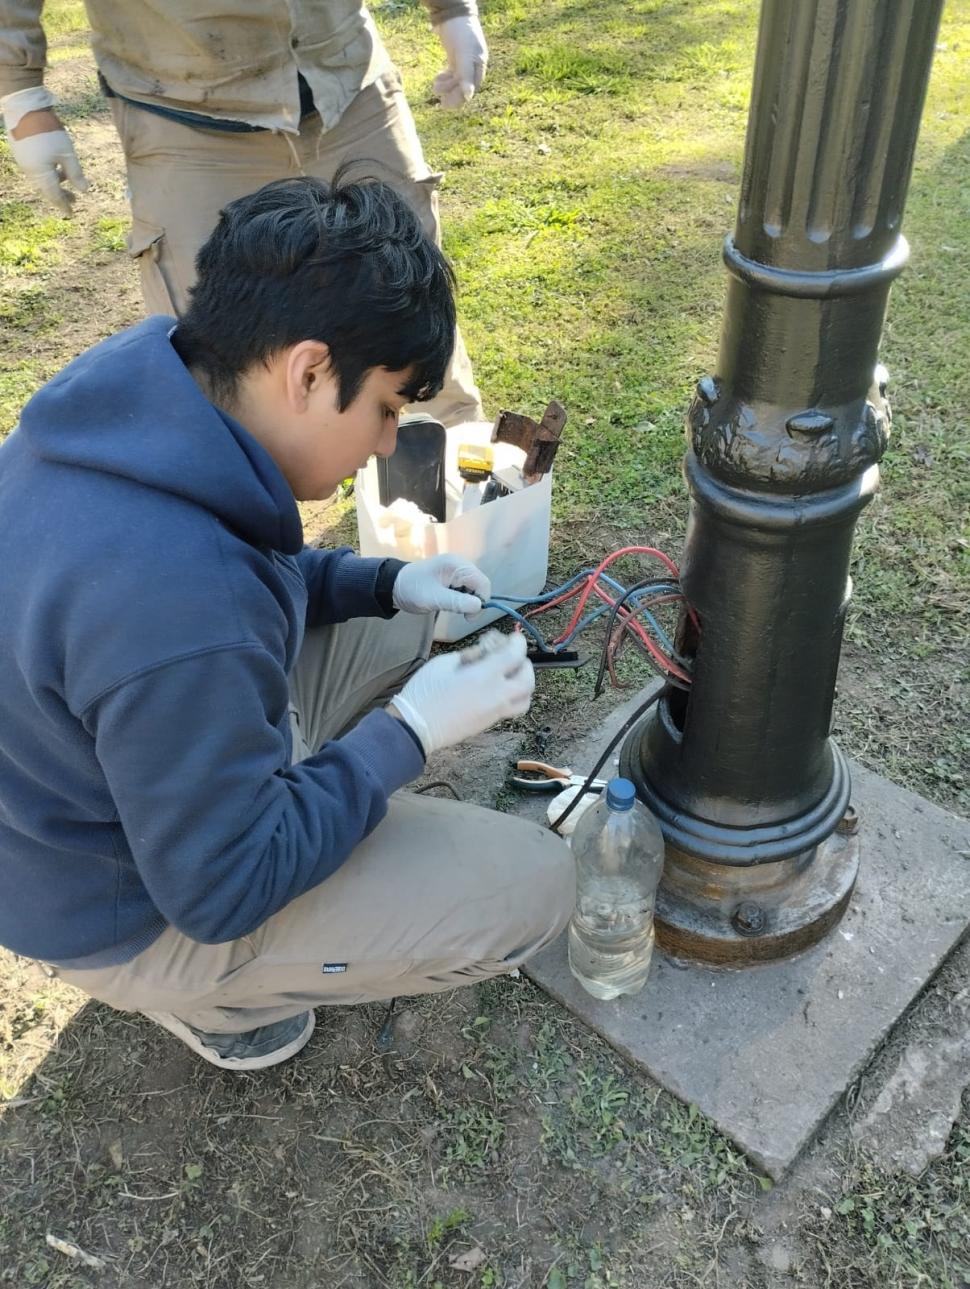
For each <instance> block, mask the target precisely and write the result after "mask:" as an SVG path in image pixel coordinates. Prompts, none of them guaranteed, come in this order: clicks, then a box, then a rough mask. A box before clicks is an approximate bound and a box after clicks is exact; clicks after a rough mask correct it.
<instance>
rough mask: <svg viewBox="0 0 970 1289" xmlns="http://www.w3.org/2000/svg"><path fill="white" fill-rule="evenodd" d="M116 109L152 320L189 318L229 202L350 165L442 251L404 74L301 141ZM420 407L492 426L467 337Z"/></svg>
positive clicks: (366, 92)
mask: <svg viewBox="0 0 970 1289" xmlns="http://www.w3.org/2000/svg"><path fill="white" fill-rule="evenodd" d="M109 103H110V105H111V112H112V116H113V117H114V123H115V127H116V129H117V131H118V134H119V136H120V138H121V144H122V148H123V149H124V154H125V160H126V162H127V168H128V190H129V196H130V200H131V212H132V225H131V233H130V235H129V240H128V247H129V251H130V253H131V254H132V255H133V256H134V257H135V258H136V259H137V261H138V266H139V270H140V272H141V286H142V295H143V296H144V298H145V305H146V307H147V309H148V311H149V313H169V314H176V315H177V314H179V313H181V312H183V311H184V309H185V307H186V305H187V304H188V293H189V288H190V287H191V286H192V283H193V282H194V281H195V257H196V254H197V253H198V251H199V249H200V248H201V246H202V244H203V242H204V241H205V240H206V238H207V237H208V236H209V234H210V233H211V232H212V230H213V229H214V228H215V226H216V224H217V223H218V220H219V212H220V211H221V210H222V208H223V207H224V206H226V205H227V204H228V203H229V202H230V201H234V200H235V199H236V198H237V197H244V196H246V195H247V194H248V193H252V192H255V191H256V190H257V189H258V188H262V186H263V185H264V184H267V183H270V182H271V181H272V180H274V179H285V178H288V177H290V176H293V175H312V176H314V177H315V178H318V179H326V180H330V179H332V178H333V176H334V173H335V172H336V170H337V168H338V166H340V165H341V164H342V163H343V162H345V161H358V162H359V163H360V165H359V166H355V167H354V168H353V170H352V171H351V172H350V178H352V179H353V178H363V177H374V178H378V179H384V180H385V181H386V182H388V183H390V184H392V185H393V186H394V187H395V188H396V189H397V190H398V191H399V192H400V193H401V194H402V196H404V197H405V198H406V199H407V200H408V201H409V202H410V203H411V205H412V206H413V207H414V209H415V210H416V211H417V213H418V215H419V216H420V218H421V222H422V224H423V225H424V228H425V230H426V232H427V233H428V234H429V235H430V236H432V237H433V238H434V239H435V241H436V242H437V243H438V244H439V245H440V244H441V225H440V222H439V218H438V185H439V184H440V182H441V175H440V174H434V173H432V172H431V171H430V170H429V169H428V166H427V163H426V162H425V159H424V154H423V152H422V150H421V141H420V140H419V138H418V133H417V130H416V129H415V125H414V118H413V117H412V115H411V109H410V108H409V107H408V104H407V99H406V98H405V96H404V90H403V88H402V86H401V78H400V75H399V74H398V72H396V71H390V72H386V73H385V74H384V75H383V76H382V77H380V78H379V79H378V80H377V81H375V82H374V83H373V84H372V85H368V86H367V87H366V88H365V89H363V90H361V91H360V93H359V94H358V95H357V97H356V98H355V99H354V100H353V102H352V103H351V104H350V106H349V107H348V108H347V110H346V112H345V113H344V114H343V116H342V117H341V118H340V120H339V121H338V122H337V124H336V125H335V126H334V128H333V129H332V130H324V129H323V128H322V125H321V121H320V117H319V116H318V115H317V114H316V112H313V113H311V114H310V115H309V116H308V117H307V118H306V119H305V120H304V121H303V122H302V124H301V126H300V133H299V134H298V135H289V134H283V133H275V132H274V131H270V130H264V131H260V132H258V133H254V134H235V133H230V132H228V131H225V130H204V129H197V128H196V127H195V126H189V125H182V124H181V122H179V121H173V120H171V119H170V118H167V117H163V116H159V115H158V113H156V112H146V111H143V110H142V109H141V108H138V107H134V106H133V105H132V104H130V103H126V102H125V101H124V100H122V99H118V98H113V99H110V100H109ZM420 406H421V410H422V411H424V412H429V413H430V414H431V415H432V416H434V417H435V418H436V419H437V420H439V421H441V422H442V424H444V425H458V424H460V423H462V422H463V421H481V420H483V419H484V415H483V412H482V403H481V397H480V395H479V392H478V389H477V387H476V385H475V381H474V377H473V376H472V369H471V363H470V362H469V360H468V354H467V352H466V350H465V345H464V341H463V340H462V338H461V335H460V334H459V335H457V336H456V341H455V351H454V354H453V355H452V360H451V364H450V366H449V368H448V372H447V374H446V377H445V384H444V387H443V389H442V391H441V393H440V394H439V395H438V396H437V398H435V399H433V400H431V401H430V402H428V403H422V404H421V405H420Z"/></svg>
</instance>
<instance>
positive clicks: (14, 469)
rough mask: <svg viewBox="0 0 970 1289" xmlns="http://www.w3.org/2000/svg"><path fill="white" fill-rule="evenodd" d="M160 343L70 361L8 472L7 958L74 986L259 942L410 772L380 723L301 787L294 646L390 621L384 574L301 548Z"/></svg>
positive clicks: (0, 639) (361, 729) (381, 716)
mask: <svg viewBox="0 0 970 1289" xmlns="http://www.w3.org/2000/svg"><path fill="white" fill-rule="evenodd" d="M172 325H173V324H172V321H171V319H169V318H150V319H149V320H148V321H147V322H143V323H140V324H139V325H138V326H136V327H132V328H131V329H130V330H128V331H125V332H122V333H121V334H120V335H117V336H114V337H112V338H111V339H110V340H106V341H105V342H103V343H102V344H100V345H97V346H96V347H95V348H94V349H92V350H90V351H89V352H88V353H86V354H83V355H82V356H81V357H80V358H78V359H77V360H76V361H75V362H73V363H71V365H70V366H69V367H67V368H66V369H65V370H64V371H63V372H61V373H60V375H59V376H57V377H55V378H54V380H52V381H51V382H50V383H49V384H48V385H46V386H45V387H44V388H43V389H42V390H40V392H39V393H38V394H37V395H36V396H35V397H34V398H33V399H32V400H31V401H30V403H28V405H27V407H26V408H25V409H24V413H23V417H22V420H21V423H20V426H19V428H18V429H16V430H15V431H14V432H13V433H12V434H11V435H10V437H9V438H8V439H7V440H6V442H5V443H4V444H3V445H2V447H0V944H3V945H6V946H7V947H8V948H10V949H12V950H14V951H15V952H16V953H21V954H24V955H26V956H28V957H33V958H40V959H43V960H46V961H48V962H53V963H57V964H60V965H64V966H77V967H85V966H90V967H95V966H104V965H109V964H112V963H118V962H124V961H128V960H129V959H131V958H133V957H134V956H135V955H136V954H138V953H140V952H141V951H142V950H143V949H145V948H146V947H147V946H148V945H149V944H151V943H152V941H153V940H155V939H156V938H157V936H159V935H160V934H161V932H162V931H163V930H164V929H165V928H166V927H167V926H170V925H171V926H174V927H177V928H178V929H179V930H180V931H182V932H184V933H185V935H187V936H189V937H191V938H192V939H193V940H199V941H202V942H204V943H210V944H215V943H220V942H222V941H226V940H233V939H236V938H237V937H239V936H242V935H245V934H246V933H247V932H251V931H253V930H254V929H255V928H256V927H258V926H260V925H261V924H262V923H263V922H265V921H266V919H267V918H269V917H271V916H272V914H274V913H276V912H277V911H278V910H279V909H282V908H283V907H284V906H285V905H287V904H288V903H289V902H290V901H291V900H293V899H295V898H296V897H297V896H298V895H302V894H303V892H304V891H307V890H309V889H310V888H311V887H313V886H316V885H317V884H318V883H319V882H322V881H323V880H324V879H325V878H326V877H328V876H329V875H330V874H331V873H333V872H334V871H335V869H337V868H338V867H339V865H340V864H341V863H342V862H343V860H344V859H346V857H347V856H348V855H349V854H350V852H351V851H352V850H353V848H354V847H355V846H356V845H357V843H358V842H359V841H360V840H361V839H362V838H363V837H366V836H367V834H368V833H369V832H370V831H371V830H372V829H373V828H374V827H375V826H376V825H377V824H378V823H379V822H380V820H381V819H382V818H383V816H384V814H385V812H386V809H387V798H388V796H389V795H390V793H392V792H394V791H395V790H396V789H397V788H399V787H401V786H402V785H403V784H405V783H407V782H409V781H410V780H411V779H413V778H415V777H416V776H417V775H418V774H420V772H421V769H422V757H421V753H420V751H419V750H418V747H417V745H416V742H415V740H414V739H413V738H412V736H411V735H410V733H409V731H408V730H407V729H406V728H405V727H404V726H403V725H402V724H401V723H400V722H399V721H396V720H394V719H393V718H392V717H390V716H388V715H387V713H386V712H384V711H377V712H373V713H371V714H370V715H368V716H366V717H364V719H363V720H361V721H360V723H359V724H358V725H357V726H356V728H355V729H353V730H352V731H351V732H350V733H349V734H347V735H346V736H345V737H343V738H341V739H337V740H334V741H333V742H331V743H327V744H326V745H325V746H324V747H323V748H322V750H321V751H320V752H319V753H318V754H317V755H315V756H312V757H310V758H309V759H308V760H306V761H303V762H301V763H300V764H299V765H296V766H292V767H291V765H290V752H291V746H290V730H289V718H288V708H289V699H288V686H287V673H288V672H289V670H290V669H291V667H292V666H293V663H294V661H295V659H296V657H297V654H298V653H299V650H300V645H301V643H302V639H303V632H304V628H305V627H307V626H311V627H312V626H318V625H323V624H325V623H331V622H342V621H345V620H346V619H348V618H353V617H363V616H382V615H383V614H382V610H381V608H380V605H379V604H378V601H377V599H376V598H375V589H376V581H377V572H378V568H379V566H380V561H379V560H364V559H359V558H358V557H357V556H356V555H354V554H353V553H352V552H351V551H350V550H349V549H341V550H333V551H320V550H309V549H305V548H304V546H303V529H302V525H301V523H300V516H299V512H298V510H297V507H296V502H295V500H294V498H293V494H292V492H291V490H290V488H289V486H288V484H287V483H286V481H285V479H284V478H283V476H282V474H281V473H280V471H279V469H278V468H277V466H276V465H275V463H274V462H273V460H272V459H271V457H270V456H269V454H268V453H267V452H266V451H265V450H264V448H263V447H262V446H261V445H260V444H259V443H257V441H256V440H255V439H254V438H253V437H252V436H251V435H250V434H248V433H247V431H246V430H244V429H243V427H242V426H241V425H239V424H237V423H236V422H235V421H233V420H232V419H231V418H230V417H228V416H226V415H225V414H223V413H222V412H220V411H219V410H218V409H217V408H215V407H214V406H213V405H212V404H211V403H210V402H209V401H208V400H207V399H206V398H205V397H204V395H203V394H202V392H201V390H200V389H199V387H198V386H197V384H196V382H195V381H194V379H193V378H192V376H191V374H190V373H189V372H188V370H187V369H186V367H185V366H184V365H183V363H182V362H181V360H180V358H179V356H178V354H177V353H176V351H175V349H174V348H173V346H172V344H171V340H170V334H171V330H172Z"/></svg>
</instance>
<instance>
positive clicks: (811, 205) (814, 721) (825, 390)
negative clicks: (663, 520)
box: [621, 0, 942, 964]
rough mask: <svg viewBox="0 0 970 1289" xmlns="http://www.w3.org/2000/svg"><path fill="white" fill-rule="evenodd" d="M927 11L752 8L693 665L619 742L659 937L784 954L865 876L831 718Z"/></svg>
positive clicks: (698, 452)
mask: <svg viewBox="0 0 970 1289" xmlns="http://www.w3.org/2000/svg"><path fill="white" fill-rule="evenodd" d="M941 9H942V0H764V3H763V6H762V12H761V25H760V32H759V39H758V52H757V59H756V65H755V74H754V86H753V91H752V98H751V109H750V116H749V122H748V136H747V144H746V148H745V159H744V170H743V175H742V181H741V198H740V204H739V209H738V218H737V225H736V228H735V232H734V236H733V237H729V238H728V239H727V241H726V243H725V250H724V259H725V262H726V264H727V267H728V270H729V272H730V275H731V276H730V282H729V287H728V295H727V303H726V307H725V315H724V324H723V332H722V337H721V347H720V354H719V357H718V362H717V370H716V373H715V374H714V375H711V376H706V377H704V379H702V380H701V381H700V382H699V383H698V386H697V391H696V395H695V397H694V400H693V402H692V404H691V407H690V411H689V413H688V417H687V435H688V449H687V456H686V459H685V467H684V468H685V474H686V478H687V483H688V487H689V489H690V495H691V508H690V519H689V521H688V528H687V536H686V544H685V549H684V556H683V560H682V564H681V576H682V582H683V586H684V591H685V594H686V596H687V598H688V600H689V602H690V603H691V605H692V606H693V607H694V609H695V610H696V613H697V616H698V619H699V622H700V632H699V634H698V633H696V632H694V631H693V628H692V627H691V624H690V623H689V621H688V620H686V619H685V624H684V627H683V629H682V632H681V640H680V647H681V649H682V651H684V652H687V653H693V655H694V658H693V683H692V685H691V687H690V690H689V692H684V691H678V690H673V689H671V690H668V692H667V693H666V694H665V695H664V697H663V698H662V699H661V701H660V703H659V704H658V705H657V707H656V708H655V710H654V712H652V713H651V715H650V716H648V717H647V718H646V719H645V721H644V722H643V724H641V725H640V726H638V727H636V728H635V729H634V730H633V731H632V733H631V734H630V736H629V737H628V739H627V741H626V743H625V745H624V748H623V752H622V755H621V773H623V774H625V775H627V776H628V777H630V778H632V779H633V780H634V782H635V783H636V785H637V788H638V791H639V794H640V796H641V797H642V799H643V800H644V801H645V802H646V803H647V804H648V805H649V806H650V808H651V809H652V810H653V811H654V813H655V814H656V815H657V817H658V819H659V821H660V825H661V828H662V829H663V832H664V837H665V840H666V844H667V859H666V869H665V875H664V880H663V884H662V886H661V890H660V893H659V896H658V904H657V917H658V928H657V929H658V937H659V939H660V941H661V944H663V945H664V946H665V947H666V948H667V949H668V950H669V951H671V952H673V953H678V954H682V955H684V956H688V957H697V958H700V959H705V960H709V961H715V962H734V963H738V964H744V963H749V962H754V961H758V960H762V959H765V958H772V957H778V956H782V955H785V954H788V953H792V952H794V951H796V950H798V949H800V948H804V947H805V946H807V945H809V944H812V943H814V942H815V941H817V940H818V939H820V938H821V937H822V936H823V935H824V934H825V933H826V932H827V931H828V930H829V929H830V928H831V927H832V926H833V925H835V923H836V922H837V921H838V919H839V918H840V917H841V916H842V913H843V912H844V910H845V908H846V905H847V903H848V900H849V897H850V895H851V892H852V888H853V885H854V883H855V877H856V871H857V866H858V842H857V839H856V838H855V829H854V828H852V827H849V826H848V825H847V824H846V822H845V820H846V818H847V811H849V809H850V807H849V793H850V783H849V772H848V767H847V765H846V761H845V758H844V756H843V755H842V753H841V752H840V751H839V749H838V748H837V747H836V745H835V744H834V743H833V742H832V740H831V738H830V737H829V727H830V722H831V713H832V703H833V698H834V694H835V680H836V673H837V669H838V662H839V652H840V649H841V641H842V627H843V622H844V619H845V612H846V607H847V604H848V599H849V594H850V583H849V559H850V552H851V545H852V536H853V530H854V527H855V523H856V520H857V518H858V516H859V513H860V511H861V510H862V509H863V507H864V506H865V505H866V504H867V502H868V501H869V500H870V499H871V497H872V494H873V492H874V490H875V488H876V485H877V482H878V476H879V470H878V462H879V460H880V458H881V457H882V454H883V451H884V450H885V447H886V443H887V439H888V434H889V407H888V404H887V403H886V399H885V380H886V377H885V373H884V372H882V371H881V369H879V368H878V367H877V361H876V359H877V348H878V344H879V338H880V333H881V330H882V323H883V317H884V314H885V310H886V304H887V299H888V295H889V288H890V285H891V283H892V281H893V279H894V278H895V277H896V275H897V274H898V273H899V272H900V270H901V269H902V268H903V266H904V264H905V262H906V257H907V252H908V248H907V245H906V242H905V240H904V238H903V237H902V236H901V234H900V221H901V217H902V212H903V206H904V203H905V198H906V192H907V189H908V186H909V179H910V173H911V170H912V163H913V151H914V148H915V144H916V135H917V132H918V128H919V120H920V115H921V111H922V106H923V100H924V98H925V94H926V86H927V82H928V80H929V72H930V64H931V62H932V57H933V49H934V44H935V40H936V33H937V30H938V26H939V20H940V13H941ZM849 818H850V819H851V816H849Z"/></svg>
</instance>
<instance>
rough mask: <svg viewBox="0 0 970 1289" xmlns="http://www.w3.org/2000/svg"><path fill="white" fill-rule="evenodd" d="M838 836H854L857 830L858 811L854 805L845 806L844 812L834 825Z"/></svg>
mask: <svg viewBox="0 0 970 1289" xmlns="http://www.w3.org/2000/svg"><path fill="white" fill-rule="evenodd" d="M835 831H836V832H837V833H838V834H839V836H840V837H854V836H855V835H856V833H857V832H858V831H859V812H858V811H857V810H856V808H855V806H846V809H845V814H844V815H843V816H842V818H841V819H840V820H839V822H838V823H837V824H836V825H835Z"/></svg>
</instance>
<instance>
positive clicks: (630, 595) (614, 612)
mask: <svg viewBox="0 0 970 1289" xmlns="http://www.w3.org/2000/svg"><path fill="white" fill-rule="evenodd" d="M653 586H654V583H653V581H652V579H650V578H644V579H643V581H642V582H637V583H636V585H635V586H631V587H630V589H629V590H628V591H624V593H623V594H622V595H621V596H620V598H619V599H618V600H617V601H616V602H615V603H614V605H613V607H612V609H611V610H610V617H609V621H608V622H607V624H606V643H605V645H604V647H603V652H602V654H601V655H600V665H599V670H598V671H597V673H596V684H595V685H594V686H593V697H594V698H599V696H600V694H601V693H602V692H603V678H604V676H605V674H606V668H607V665H608V664H609V660H610V647H611V642H612V639H613V632H614V629H615V627H616V619H617V616H618V615H619V613H620V611H621V610H622V609H623V607H624V606H625V604H626V602H627V601H628V600H633V602H634V603H637V602H636V600H635V598H634V597H635V596H636V595H637V594H638V593H640V592H645V591H647V590H648V589H652V588H653ZM657 598H661V597H659V596H658V597H657ZM666 598H667V599H671V600H673V599H678V600H682V599H683V596H682V595H680V594H679V593H678V594H676V596H667V597H666ZM637 609H638V611H639V612H640V613H642V614H643V615H644V617H647V618H648V619H649V620H650V622H651V623H652V624H653V627H654V629H655V631H656V632H657V633H658V635H659V636H660V637H661V638H662V641H663V643H664V644H666V646H667V652H668V655H670V656H672V657H673V658H679V655H678V654H677V653H676V651H675V650H674V647H673V645H672V644H671V643H670V640H669V639H668V637H667V635H666V633H665V632H664V631H663V630H662V629H661V627H660V624H659V623H658V622H657V621H656V619H655V618H654V617H653V615H652V614H651V613H650V611H649V610H648V609H644V608H642V607H641V606H640V605H639V604H637ZM628 625H629V622H628V621H625V622H623V624H622V630H621V633H620V639H622V633H623V631H625V630H626V629H627V627H628ZM615 656H616V653H615V650H614V657H615ZM650 657H651V659H652V660H653V661H656V659H654V658H653V653H652V652H651V654H650ZM679 660H680V662H681V663H683V664H686V662H687V660H686V659H679Z"/></svg>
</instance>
